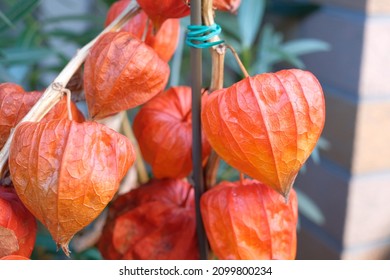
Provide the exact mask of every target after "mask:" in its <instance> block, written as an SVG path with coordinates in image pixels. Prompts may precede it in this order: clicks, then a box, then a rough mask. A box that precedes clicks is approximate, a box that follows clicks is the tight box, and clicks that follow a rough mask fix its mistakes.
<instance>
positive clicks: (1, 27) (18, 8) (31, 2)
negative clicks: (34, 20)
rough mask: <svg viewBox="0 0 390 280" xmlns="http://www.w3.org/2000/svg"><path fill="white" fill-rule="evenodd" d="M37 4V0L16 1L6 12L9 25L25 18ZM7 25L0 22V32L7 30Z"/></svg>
mask: <svg viewBox="0 0 390 280" xmlns="http://www.w3.org/2000/svg"><path fill="white" fill-rule="evenodd" d="M38 4H39V0H19V1H17V2H16V3H15V4H14V5H13V6H12V7H11V9H10V10H9V11H7V13H6V14H7V16H8V19H9V21H10V22H11V23H13V24H15V23H16V22H18V21H19V20H21V19H22V18H24V17H25V16H27V15H29V14H30V13H31V11H32V10H34V9H35V8H36V6H37V5H38ZM8 27H9V25H8V24H7V23H5V22H4V21H2V22H0V32H3V31H5V30H7V28H8Z"/></svg>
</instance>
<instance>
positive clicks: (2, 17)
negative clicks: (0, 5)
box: [0, 11, 15, 28]
mask: <svg viewBox="0 0 390 280" xmlns="http://www.w3.org/2000/svg"><path fill="white" fill-rule="evenodd" d="M0 19H1V20H2V21H3V23H5V24H6V25H7V26H8V27H10V28H14V27H15V25H13V24H12V22H11V21H10V20H9V18H8V17H7V16H6V15H5V14H4V13H3V12H2V11H0Z"/></svg>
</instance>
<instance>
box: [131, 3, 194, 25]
mask: <svg viewBox="0 0 390 280" xmlns="http://www.w3.org/2000/svg"><path fill="white" fill-rule="evenodd" d="M137 2H138V4H139V5H140V6H141V8H142V9H143V10H144V11H145V13H146V14H147V15H148V16H149V18H150V19H151V20H152V21H153V24H154V26H155V27H156V29H159V28H160V27H161V25H162V23H163V22H164V21H165V20H167V19H169V18H182V17H185V16H188V15H189V14H190V7H189V6H188V3H187V2H189V0H160V1H158V3H156V2H155V1H154V0H137Z"/></svg>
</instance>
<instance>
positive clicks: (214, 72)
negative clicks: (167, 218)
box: [203, 0, 226, 190]
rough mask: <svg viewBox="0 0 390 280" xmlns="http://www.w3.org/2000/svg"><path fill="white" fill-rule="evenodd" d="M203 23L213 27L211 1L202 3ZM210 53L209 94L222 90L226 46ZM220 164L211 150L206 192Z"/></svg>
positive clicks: (213, 40) (213, 39)
mask: <svg viewBox="0 0 390 280" xmlns="http://www.w3.org/2000/svg"><path fill="white" fill-rule="evenodd" d="M203 21H204V23H205V24H206V25H213V24H214V23H215V21H214V10H213V1H212V0H204V1H203ZM220 40H221V39H220V38H219V36H214V37H213V38H211V39H210V41H211V42H216V41H220ZM210 52H211V84H210V93H212V92H213V91H215V90H218V89H221V88H223V81H224V71H225V69H224V68H225V55H226V45H225V44H219V45H216V46H213V47H212V48H210ZM219 163H220V157H219V156H218V154H217V153H216V152H215V151H214V150H213V151H212V152H211V155H210V156H209V159H208V161H207V165H206V168H205V185H206V186H205V188H206V190H208V189H210V188H212V187H213V186H214V185H215V184H216V181H217V174H218V167H219Z"/></svg>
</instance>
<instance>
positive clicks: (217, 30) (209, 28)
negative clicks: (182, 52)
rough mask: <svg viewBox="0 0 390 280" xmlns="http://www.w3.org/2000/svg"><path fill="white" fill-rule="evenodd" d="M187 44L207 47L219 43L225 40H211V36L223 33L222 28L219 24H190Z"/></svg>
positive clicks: (201, 47)
mask: <svg viewBox="0 0 390 280" xmlns="http://www.w3.org/2000/svg"><path fill="white" fill-rule="evenodd" d="M187 30H188V32H187V37H186V44H187V45H188V46H190V47H194V48H198V49H206V48H210V47H213V46H216V45H219V44H222V43H223V42H224V40H219V41H215V42H209V41H208V40H210V39H211V38H213V37H214V36H217V35H219V34H221V31H222V28H221V26H219V25H218V24H213V25H188V26H187Z"/></svg>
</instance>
